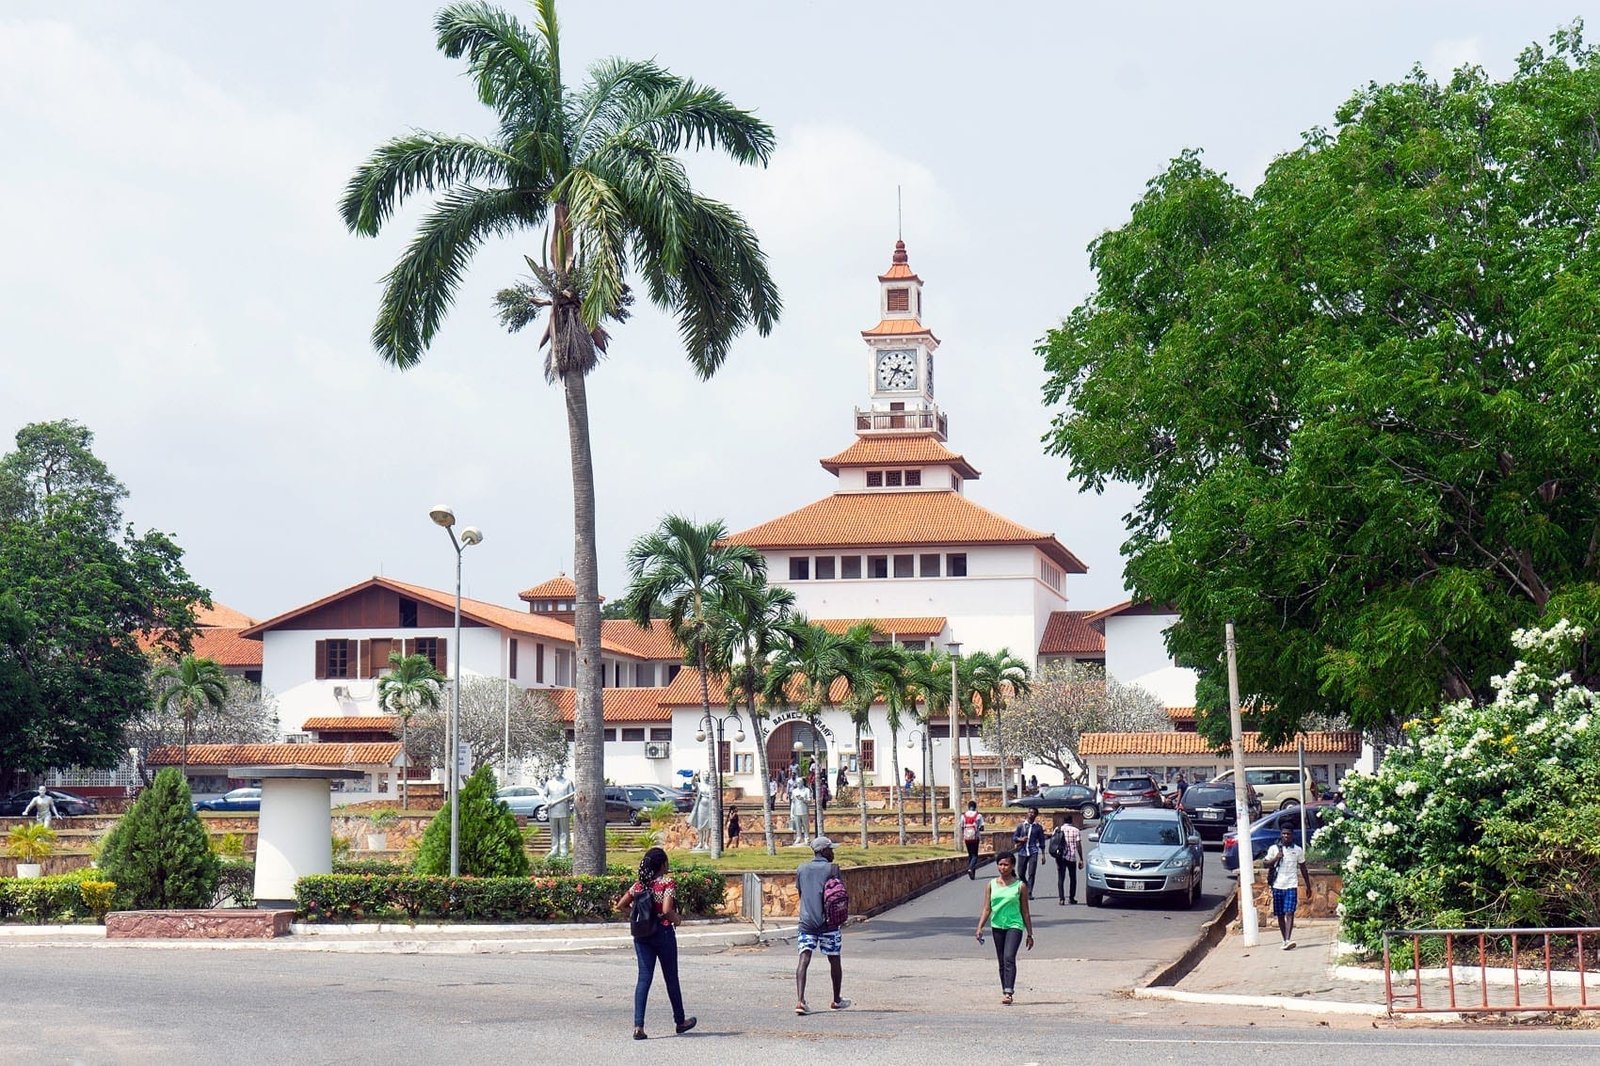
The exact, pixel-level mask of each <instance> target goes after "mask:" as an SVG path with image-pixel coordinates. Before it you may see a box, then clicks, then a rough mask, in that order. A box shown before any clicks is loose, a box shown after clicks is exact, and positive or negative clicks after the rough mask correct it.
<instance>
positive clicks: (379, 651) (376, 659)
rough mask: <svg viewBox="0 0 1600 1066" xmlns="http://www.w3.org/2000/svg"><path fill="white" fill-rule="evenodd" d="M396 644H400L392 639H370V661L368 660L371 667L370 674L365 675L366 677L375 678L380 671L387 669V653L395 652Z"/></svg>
mask: <svg viewBox="0 0 1600 1066" xmlns="http://www.w3.org/2000/svg"><path fill="white" fill-rule="evenodd" d="M398 643H400V642H399V641H398V640H395V639H394V638H393V637H373V638H372V641H371V644H372V651H371V659H370V660H369V661H370V662H371V663H372V667H371V672H370V673H369V674H367V676H368V677H377V676H378V672H379V671H380V670H387V669H388V668H389V653H390V652H392V651H395V650H397V649H396V648H395V645H396V644H398Z"/></svg>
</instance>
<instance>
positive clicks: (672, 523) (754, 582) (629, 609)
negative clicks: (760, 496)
mask: <svg viewBox="0 0 1600 1066" xmlns="http://www.w3.org/2000/svg"><path fill="white" fill-rule="evenodd" d="M727 535H728V527H727V526H725V525H723V524H722V523H721V522H720V521H718V522H706V523H704V524H697V523H695V522H692V521H690V520H689V519H687V518H684V517H682V516H680V515H668V516H667V517H666V518H663V519H662V520H661V525H660V526H659V527H658V528H657V529H656V531H655V532H654V533H647V534H646V535H644V536H642V537H640V538H639V539H638V540H636V541H634V542H633V546H632V547H630V548H629V549H628V573H629V574H631V575H632V577H633V580H632V582H631V583H630V584H629V586H628V592H627V595H625V596H624V597H623V599H622V608H623V610H624V611H625V612H626V613H627V616H628V617H629V618H631V619H632V620H633V621H634V622H635V623H636V624H637V625H641V626H649V624H650V619H651V617H652V616H653V614H654V613H655V612H657V611H659V612H661V614H663V615H664V616H665V617H666V620H667V627H668V628H669V629H671V630H672V638H673V640H675V641H677V643H678V647H680V648H682V649H683V653H684V655H683V659H684V662H685V663H686V664H688V665H690V666H693V667H694V668H695V669H697V670H698V671H700V708H701V711H702V713H703V714H704V717H703V718H702V719H701V721H702V723H703V724H704V727H705V729H706V732H707V733H708V734H709V736H708V737H707V743H706V772H707V774H708V775H709V780H710V781H712V782H714V784H715V787H714V789H713V793H714V795H713V797H712V804H711V809H712V813H713V816H714V817H715V818H716V831H715V832H714V833H712V834H711V857H712V858H713V859H717V858H721V857H722V777H721V774H720V771H721V769H722V765H721V763H720V762H719V761H718V760H719V757H720V755H721V753H720V752H719V751H718V750H717V744H716V740H715V737H716V731H715V730H714V729H713V728H712V719H711V679H710V674H711V669H712V667H713V666H714V665H716V663H715V662H714V658H713V656H714V652H715V649H716V648H717V646H718V642H717V635H718V631H719V629H720V628H721V626H722V625H723V624H724V623H723V619H724V616H726V615H729V614H732V613H734V612H737V611H741V610H744V609H745V605H744V603H743V601H745V600H747V599H750V598H752V597H754V595H755V594H756V590H757V589H758V588H759V587H760V586H761V585H762V584H763V583H764V582H765V581H766V576H767V560H766V558H765V557H764V556H763V555H762V554H761V553H760V552H758V551H756V550H755V549H754V548H750V547H747V546H745V545H743V544H723V543H721V541H722V540H723V539H724V538H725V537H727Z"/></svg>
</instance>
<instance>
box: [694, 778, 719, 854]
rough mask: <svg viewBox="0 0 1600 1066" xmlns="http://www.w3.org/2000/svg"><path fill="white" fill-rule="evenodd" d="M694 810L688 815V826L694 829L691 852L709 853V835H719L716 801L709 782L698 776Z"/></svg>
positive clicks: (695, 785)
mask: <svg viewBox="0 0 1600 1066" xmlns="http://www.w3.org/2000/svg"><path fill="white" fill-rule="evenodd" d="M694 787H695V799H694V810H693V811H691V812H690V814H689V825H690V827H691V828H693V829H694V841H695V843H694V847H693V848H692V849H691V850H693V851H710V850H711V834H712V833H720V832H721V831H722V829H721V827H720V826H718V825H717V806H716V799H715V797H714V796H713V794H712V785H711V782H709V781H707V780H706V779H705V778H703V777H700V776H699V775H696V776H695V784H694Z"/></svg>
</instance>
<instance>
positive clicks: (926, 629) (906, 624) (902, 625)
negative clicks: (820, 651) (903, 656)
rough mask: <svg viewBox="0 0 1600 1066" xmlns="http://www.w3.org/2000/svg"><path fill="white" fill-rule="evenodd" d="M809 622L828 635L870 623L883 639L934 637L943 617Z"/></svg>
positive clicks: (841, 619) (939, 628)
mask: <svg viewBox="0 0 1600 1066" xmlns="http://www.w3.org/2000/svg"><path fill="white" fill-rule="evenodd" d="M811 621H812V622H813V623H814V624H816V625H819V626H821V627H822V628H823V629H826V630H827V631H828V632H829V633H844V632H846V631H847V630H849V629H851V628H852V627H854V626H858V625H860V624H861V623H862V622H871V623H872V628H873V631H874V632H877V633H879V634H882V635H883V636H885V637H936V636H938V635H939V634H940V633H943V632H944V627H945V621H946V620H945V617H944V616H943V615H933V616H930V617H925V618H916V617H908V618H813V619H811Z"/></svg>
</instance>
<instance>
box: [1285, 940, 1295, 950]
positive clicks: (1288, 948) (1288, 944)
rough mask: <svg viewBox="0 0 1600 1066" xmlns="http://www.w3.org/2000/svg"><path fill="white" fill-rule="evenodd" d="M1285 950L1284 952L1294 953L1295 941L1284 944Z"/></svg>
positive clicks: (1287, 941) (1286, 941)
mask: <svg viewBox="0 0 1600 1066" xmlns="http://www.w3.org/2000/svg"><path fill="white" fill-rule="evenodd" d="M1283 950H1284V951H1293V950H1294V941H1293V940H1285V941H1284V942H1283Z"/></svg>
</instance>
